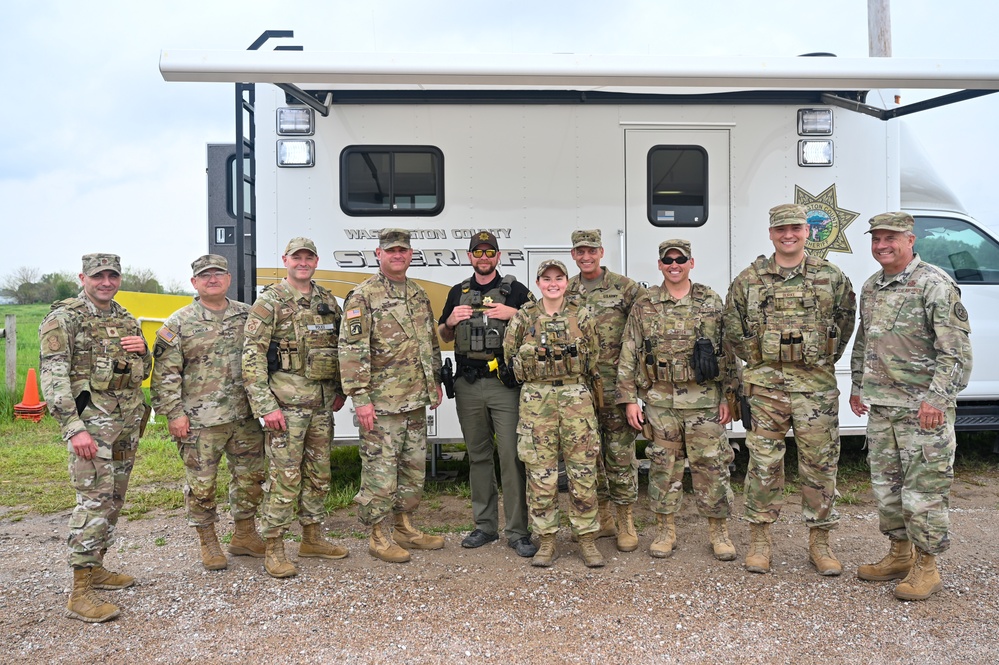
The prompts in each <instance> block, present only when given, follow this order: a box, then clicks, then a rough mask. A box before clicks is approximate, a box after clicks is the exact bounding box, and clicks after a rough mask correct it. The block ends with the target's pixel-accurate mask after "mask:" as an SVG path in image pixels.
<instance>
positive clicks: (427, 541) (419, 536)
mask: <svg viewBox="0 0 999 665" xmlns="http://www.w3.org/2000/svg"><path fill="white" fill-rule="evenodd" d="M392 539H393V540H395V542H396V544H398V545H399V547H404V548H406V549H407V550H439V549H441V548H442V547H444V537H443V536H431V535H430V534H429V533H423V532H422V531H420V530H419V529H417V528H416V527H414V526H413V523H412V522H410V521H409V513H396V515H395V531H394V532H393V533H392Z"/></svg>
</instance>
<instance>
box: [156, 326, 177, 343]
mask: <svg viewBox="0 0 999 665" xmlns="http://www.w3.org/2000/svg"><path fill="white" fill-rule="evenodd" d="M156 334H157V335H159V336H160V337H162V338H163V340H164V341H166V342H172V341H173V340H174V338H175V337H176V336H177V333H175V332H174V331H172V330H170V329H169V328H167V327H166V326H164V327H162V328H160V329H159V330H157V331H156Z"/></svg>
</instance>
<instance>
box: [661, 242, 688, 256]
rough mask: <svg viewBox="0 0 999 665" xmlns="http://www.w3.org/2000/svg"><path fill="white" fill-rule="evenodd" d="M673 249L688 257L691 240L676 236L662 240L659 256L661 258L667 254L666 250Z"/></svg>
mask: <svg viewBox="0 0 999 665" xmlns="http://www.w3.org/2000/svg"><path fill="white" fill-rule="evenodd" d="M671 249H675V250H676V251H678V252H680V253H681V254H683V255H684V256H686V257H687V258H688V259H689V258H690V241H689V240H681V239H679V238H674V239H672V240H664V241H662V242H661V243H659V258H660V259H661V258H663V257H664V256H666V252H668V251H669V250H671Z"/></svg>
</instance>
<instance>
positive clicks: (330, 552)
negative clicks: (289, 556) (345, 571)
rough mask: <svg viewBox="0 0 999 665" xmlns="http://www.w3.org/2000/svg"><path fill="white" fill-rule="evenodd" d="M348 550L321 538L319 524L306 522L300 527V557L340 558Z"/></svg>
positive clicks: (345, 554)
mask: <svg viewBox="0 0 999 665" xmlns="http://www.w3.org/2000/svg"><path fill="white" fill-rule="evenodd" d="M347 554H348V552H347V550H346V549H344V548H342V547H338V546H337V545H334V544H333V543H331V542H329V541H328V540H326V539H325V538H323V534H322V529H321V527H320V526H319V524H306V525H305V526H303V527H302V545H301V546H300V547H299V548H298V556H300V557H318V558H320V559H342V558H344V557H345V556H347Z"/></svg>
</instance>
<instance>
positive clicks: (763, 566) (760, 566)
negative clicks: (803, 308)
mask: <svg viewBox="0 0 999 665" xmlns="http://www.w3.org/2000/svg"><path fill="white" fill-rule="evenodd" d="M749 528H750V537H749V551H748V552H747V553H746V570H748V571H749V572H751V573H769V572H770V552H771V550H772V549H773V545H772V543H771V542H770V525H769V524H750V525H749Z"/></svg>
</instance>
